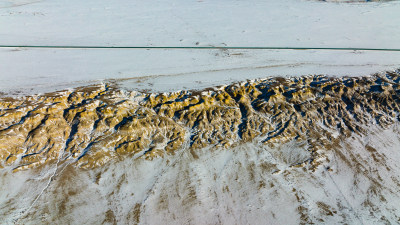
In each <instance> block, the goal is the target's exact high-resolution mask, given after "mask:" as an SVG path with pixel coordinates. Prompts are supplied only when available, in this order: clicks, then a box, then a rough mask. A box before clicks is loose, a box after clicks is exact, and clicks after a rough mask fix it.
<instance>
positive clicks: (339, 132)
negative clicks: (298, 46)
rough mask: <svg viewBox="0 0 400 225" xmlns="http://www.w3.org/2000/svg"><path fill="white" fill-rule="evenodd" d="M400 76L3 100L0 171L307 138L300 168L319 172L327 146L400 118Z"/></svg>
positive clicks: (107, 90)
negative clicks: (306, 155)
mask: <svg viewBox="0 0 400 225" xmlns="http://www.w3.org/2000/svg"><path fill="white" fill-rule="evenodd" d="M399 106H400V73H399V71H396V72H388V73H386V74H384V75H375V76H370V77H361V78H355V77H347V78H331V77H326V76H304V77H299V78H288V79H285V78H269V79H263V80H255V81H248V82H243V83H236V84H232V85H228V86H223V87H218V88H211V89H208V90H204V91H202V92H198V91H180V92H174V93H161V94H147V93H138V92H127V91H124V90H120V89H118V88H117V87H113V86H109V85H98V86H91V87H84V88H79V89H76V90H73V91H64V92H57V93H50V94H46V95H36V96H29V97H24V98H18V99H17V98H3V99H1V100H0V160H1V162H0V168H1V167H9V168H13V169H14V171H16V170H21V169H27V168H31V167H38V166H41V165H44V164H47V163H61V162H66V161H68V162H70V163H74V164H75V165H77V166H79V167H82V168H93V167H98V166H101V165H104V164H105V163H107V162H108V161H110V160H112V159H116V160H118V159H119V158H121V157H134V158H137V157H145V158H146V159H150V160H151V159H153V158H154V157H163V155H164V154H174V152H176V151H178V150H180V149H187V150H188V151H191V152H192V154H194V155H195V154H196V153H195V152H196V149H200V148H204V147H208V146H221V147H225V148H230V147H235V146H236V145H238V144H240V143H243V142H250V141H257V142H262V143H264V144H265V145H270V146H276V145H281V144H285V143H288V142H290V141H299V142H304V143H306V145H307V149H308V151H309V152H310V157H308V158H307V159H306V160H305V161H303V162H296V163H295V164H293V165H292V166H304V165H307V168H310V169H313V168H315V167H316V166H318V165H319V164H320V161H321V160H320V159H321V158H324V155H323V152H322V151H319V150H320V149H325V150H329V149H331V148H334V147H335V145H336V144H337V143H338V141H339V140H340V139H343V138H346V137H350V136H351V135H352V134H354V133H356V134H363V133H364V132H366V128H367V127H368V126H369V125H371V124H378V125H379V126H382V127H386V126H388V125H390V124H393V123H394V122H395V121H398V120H399V111H400V110H399Z"/></svg>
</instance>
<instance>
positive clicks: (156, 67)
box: [0, 0, 400, 95]
mask: <svg viewBox="0 0 400 225" xmlns="http://www.w3.org/2000/svg"><path fill="white" fill-rule="evenodd" d="M399 11H400V1H386V2H368V3H365V2H364V3H350V4H347V3H332V2H321V1H308V0H307V1H306V0H279V1H272V0H269V1H252V2H251V3H249V2H247V1H225V0H223V1H207V0H198V1H183V0H181V1H179V0H174V1H157V0H150V1H145V2H143V1H128V0H116V1H112V2H111V1H104V0H102V1H94V0H88V1H77V0H70V1H65V0H53V1H48V0H42V1H33V0H32V1H30V0H16V1H6V0H2V1H0V18H1V19H0V27H1V30H0V44H3V45H7V44H8V45H104V46H296V47H369V48H400V45H399V43H400V42H399V40H400V30H399V29H398V24H400V17H399V16H398V15H397V14H398V12H399ZM0 62H1V64H0V71H1V73H0V81H1V82H0V89H1V91H2V92H3V93H6V94H12V95H14V94H17V93H21V94H29V93H40V92H41V93H43V92H48V91H54V90H59V89H64V88H70V87H75V86H81V85H85V84H87V83H93V82H100V81H102V80H107V79H117V80H118V79H126V78H135V79H129V80H119V83H120V84H121V85H122V86H124V87H127V88H134V89H141V90H143V89H146V90H152V91H170V90H176V89H192V88H198V87H207V86H213V85H217V84H226V82H232V81H237V80H244V79H249V78H257V77H268V76H276V75H278V76H282V75H283V76H285V75H289V76H298V75H303V74H329V75H339V76H342V75H355V76H356V75H367V74H371V73H374V72H378V71H382V70H390V69H395V68H398V67H399V62H400V52H367V51H358V52H353V51H314V50H312V51H311V50H309V51H292V50H281V51H277V50H276V51H275V50H226V51H221V50H156V49H152V50H146V49H142V50H128V49H125V50H118V49H116V50H96V49H91V50H89V49H73V50H68V49H27V48H2V49H0ZM137 77H141V78H140V79H137ZM143 77H144V78H143Z"/></svg>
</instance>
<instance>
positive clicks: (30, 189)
mask: <svg viewBox="0 0 400 225" xmlns="http://www.w3.org/2000/svg"><path fill="white" fill-rule="evenodd" d="M399 107H400V73H399V71H393V72H387V73H382V74H377V75H374V76H367V77H358V78H355V77H351V78H350V77H347V78H345V77H343V78H333V77H327V76H303V77H297V78H268V79H260V80H252V81H250V80H249V81H246V82H241V83H234V84H231V85H228V86H220V87H215V88H210V89H206V90H202V91H179V92H171V93H159V94H152V93H140V92H128V91H124V90H121V89H119V88H118V87H117V86H115V85H113V84H103V85H98V86H89V87H83V88H78V89H75V90H73V91H63V92H55V93H49V94H46V95H34V96H29V97H23V98H10V97H4V98H3V99H2V100H1V111H0V129H1V131H0V143H1V145H0V148H1V155H0V158H1V162H2V163H1V164H0V166H1V167H2V169H1V186H2V187H9V189H8V191H7V192H1V197H0V200H1V208H0V213H1V214H2V215H4V216H5V217H4V218H3V222H4V223H17V224H29V223H32V224H36V223H48V224H51V223H74V224H76V223H85V224H97V223H104V224H114V223H143V224H162V223H167V224H176V223H180V224H218V223H223V224H298V223H300V224H310V223H316V224H334V223H347V224H377V223H382V224H390V223H392V224H396V223H399V222H400V211H399V207H398V206H399V204H398V200H399V197H400V196H399V192H398V190H399V188H400V173H399V172H400V167H399V166H398V163H397V159H398V157H399V155H400V152H399V151H398V146H399V145H400V138H399V137H400V136H399V135H400V129H399V119H400V118H399ZM288 215H290V216H288Z"/></svg>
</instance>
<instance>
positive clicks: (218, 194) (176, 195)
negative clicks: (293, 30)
mask: <svg viewBox="0 0 400 225" xmlns="http://www.w3.org/2000/svg"><path fill="white" fill-rule="evenodd" d="M369 131H371V133H370V134H369V135H366V136H362V137H361V136H357V135H354V136H352V137H351V138H350V139H349V140H347V141H346V142H343V143H340V145H338V147H337V148H335V150H333V151H327V152H326V153H327V154H328V159H329V160H327V161H325V162H323V164H324V166H320V167H319V168H318V170H317V171H315V172H310V171H308V170H306V169H305V168H295V167H292V168H289V167H288V162H287V161H288V159H290V160H301V159H299V156H301V155H302V154H304V152H306V150H305V149H304V147H303V148H302V147H299V146H297V145H296V144H293V145H291V144H289V145H288V144H286V145H284V146H282V149H281V148H279V149H271V148H269V147H266V146H265V145H260V144H256V143H250V144H244V145H240V146H239V147H236V148H232V149H229V150H226V149H203V150H198V151H195V153H192V154H190V151H185V150H183V151H182V152H180V153H178V154H177V155H174V156H166V157H165V158H159V159H156V160H154V161H148V160H144V159H142V158H139V159H132V158H127V159H126V160H123V161H119V162H115V163H112V164H110V165H109V166H105V167H101V168H99V169H94V170H88V171H85V170H82V169H77V168H75V167H72V166H68V165H61V166H59V167H58V169H57V168H54V166H53V167H52V168H49V169H48V170H43V171H42V173H40V174H38V173H36V172H32V171H22V172H19V173H16V174H13V173H6V171H4V170H3V171H0V177H1V179H0V184H1V186H2V187H4V186H9V187H11V186H12V187H13V188H12V190H11V189H9V191H8V192H1V193H0V203H1V204H0V205H1V207H0V212H1V215H7V217H6V218H3V220H1V216H0V222H1V223H4V224H12V223H16V224H38V223H41V224H54V223H63V224H99V223H103V224H115V223H117V224H136V223H138V224H365V225H366V224H396V223H398V222H399V220H400V212H399V203H398V199H399V192H398V189H399V186H400V183H399V180H400V177H399V170H400V168H399V165H398V163H397V162H396V160H395V158H396V157H397V158H398V156H399V151H398V148H397V146H399V144H400V140H399V138H398V137H399V136H398V135H399V127H398V124H395V125H394V126H392V127H390V128H388V129H381V128H378V129H377V128H376V127H375V126H373V127H371V128H370V130H369ZM366 146H367V147H366ZM368 146H370V147H369V149H373V151H371V150H369V151H367V150H366V148H367V149H368ZM371 146H372V147H371ZM283 149H286V151H283ZM321 151H324V152H325V150H323V149H322V150H321ZM55 170H57V173H58V175H57V177H56V178H55V179H53V181H52V185H50V186H49V188H48V189H47V190H46V192H45V193H44V194H43V195H42V196H41V198H39V199H38V200H37V201H36V202H34V204H32V202H33V200H34V199H35V197H36V196H37V195H38V194H39V193H40V192H41V191H42V190H43V188H44V187H45V186H46V185H47V182H48V180H49V177H50V176H51V175H52V174H53V173H54V171H55Z"/></svg>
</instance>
